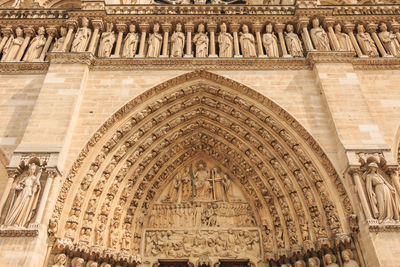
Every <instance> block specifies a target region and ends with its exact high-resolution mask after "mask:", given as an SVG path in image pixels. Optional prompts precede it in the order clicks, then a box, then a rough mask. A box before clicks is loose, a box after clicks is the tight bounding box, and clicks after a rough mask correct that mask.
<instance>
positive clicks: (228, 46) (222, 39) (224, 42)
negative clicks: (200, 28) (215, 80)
mask: <svg viewBox="0 0 400 267" xmlns="http://www.w3.org/2000/svg"><path fill="white" fill-rule="evenodd" d="M220 29H221V32H220V33H219V36H218V44H219V57H233V37H232V35H231V34H230V33H229V32H226V24H225V23H222V24H221V26H220Z"/></svg>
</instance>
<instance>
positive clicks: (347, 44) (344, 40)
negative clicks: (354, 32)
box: [335, 24, 354, 51]
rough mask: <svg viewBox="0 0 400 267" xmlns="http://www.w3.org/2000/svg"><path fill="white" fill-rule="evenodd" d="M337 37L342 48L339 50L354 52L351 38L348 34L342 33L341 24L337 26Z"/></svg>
mask: <svg viewBox="0 0 400 267" xmlns="http://www.w3.org/2000/svg"><path fill="white" fill-rule="evenodd" d="M335 35H336V39H337V40H338V43H339V46H340V47H339V50H344V51H354V47H353V44H352V43H351V40H350V37H349V36H348V35H347V34H346V33H344V32H342V26H340V24H336V25H335Z"/></svg>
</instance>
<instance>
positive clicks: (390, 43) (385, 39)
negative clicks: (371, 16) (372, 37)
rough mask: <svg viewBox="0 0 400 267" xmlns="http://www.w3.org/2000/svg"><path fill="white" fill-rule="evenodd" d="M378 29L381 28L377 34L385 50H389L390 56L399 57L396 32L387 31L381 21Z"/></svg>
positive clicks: (399, 45)
mask: <svg viewBox="0 0 400 267" xmlns="http://www.w3.org/2000/svg"><path fill="white" fill-rule="evenodd" d="M379 29H380V30H381V32H380V33H379V34H378V35H379V39H380V40H381V42H382V44H383V46H384V47H385V49H386V51H387V52H389V53H390V54H391V55H392V56H395V57H399V56H400V44H399V41H398V40H397V37H396V34H394V33H392V32H388V31H387V26H386V24H385V23H381V25H380V26H379Z"/></svg>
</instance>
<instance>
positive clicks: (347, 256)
mask: <svg viewBox="0 0 400 267" xmlns="http://www.w3.org/2000/svg"><path fill="white" fill-rule="evenodd" d="M342 258H343V262H344V263H343V267H358V266H359V265H358V263H357V262H356V261H355V260H353V252H352V251H351V250H350V249H345V250H343V251H342Z"/></svg>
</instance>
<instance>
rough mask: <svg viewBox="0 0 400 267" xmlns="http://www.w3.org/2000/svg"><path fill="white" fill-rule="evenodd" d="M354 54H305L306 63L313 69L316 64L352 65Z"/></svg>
mask: <svg viewBox="0 0 400 267" xmlns="http://www.w3.org/2000/svg"><path fill="white" fill-rule="evenodd" d="M355 55H356V53H355V52H347V51H345V52H339V51H329V52H323V51H310V52H308V53H307V57H306V59H307V62H308V63H309V64H310V65H311V67H313V66H314V65H315V64H316V63H352V62H353V60H354V57H355Z"/></svg>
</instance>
